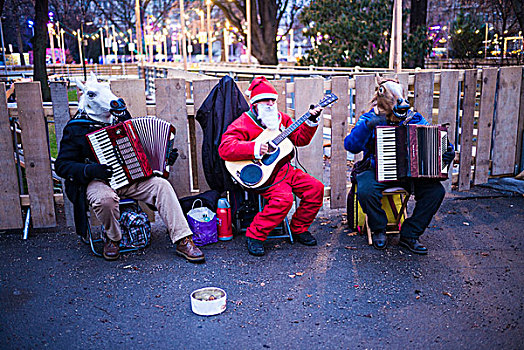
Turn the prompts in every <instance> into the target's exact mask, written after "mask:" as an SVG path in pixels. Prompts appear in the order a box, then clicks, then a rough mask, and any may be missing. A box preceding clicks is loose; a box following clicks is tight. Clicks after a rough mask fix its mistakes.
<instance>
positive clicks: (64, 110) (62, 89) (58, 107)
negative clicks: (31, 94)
mask: <svg viewBox="0 0 524 350" xmlns="http://www.w3.org/2000/svg"><path fill="white" fill-rule="evenodd" d="M49 87H50V88H51V100H52V101H53V118H54V121H55V134H56V141H57V146H58V151H59V152H60V141H61V140H62V136H63V133H64V127H65V126H66V124H67V122H68V121H69V119H70V118H71V115H70V114H69V101H68V98H67V83H66V82H61V81H55V82H51V83H50V84H49ZM60 182H61V183H62V191H63V192H64V193H65V180H64V179H60ZM64 197H65V200H64V213H65V217H66V225H67V226H69V227H73V226H75V221H74V214H73V203H71V201H70V200H69V199H68V198H67V196H64Z"/></svg>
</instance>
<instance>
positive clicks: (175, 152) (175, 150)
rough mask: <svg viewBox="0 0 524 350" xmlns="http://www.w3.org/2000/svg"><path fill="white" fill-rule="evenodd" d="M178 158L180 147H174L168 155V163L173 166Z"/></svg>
mask: <svg viewBox="0 0 524 350" xmlns="http://www.w3.org/2000/svg"><path fill="white" fill-rule="evenodd" d="M177 158H178V148H173V149H172V150H171V152H169V154H168V156H167V165H169V166H171V165H173V164H175V162H176V160H177Z"/></svg>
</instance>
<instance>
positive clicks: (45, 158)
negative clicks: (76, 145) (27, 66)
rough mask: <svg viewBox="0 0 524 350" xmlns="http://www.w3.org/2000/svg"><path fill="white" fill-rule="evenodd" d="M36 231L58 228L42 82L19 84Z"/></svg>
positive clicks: (25, 156)
mask: <svg viewBox="0 0 524 350" xmlns="http://www.w3.org/2000/svg"><path fill="white" fill-rule="evenodd" d="M15 91H16V99H17V107H18V115H19V121H20V128H21V129H22V143H23V145H24V159H25V163H26V167H25V172H26V179H27V189H28V192H29V198H30V199H31V217H32V222H33V227H34V228H44V227H54V226H56V216H55V203H54V201H53V180H52V177H51V160H50V158H49V147H48V144H47V137H48V136H47V125H46V120H45V118H44V109H43V107H42V94H41V91H40V83H39V82H35V83H15Z"/></svg>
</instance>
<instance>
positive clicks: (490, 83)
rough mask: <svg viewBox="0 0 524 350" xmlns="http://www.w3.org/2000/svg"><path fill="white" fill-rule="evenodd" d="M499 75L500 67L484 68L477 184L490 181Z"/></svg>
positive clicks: (477, 154)
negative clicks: (490, 161) (492, 138)
mask: <svg viewBox="0 0 524 350" xmlns="http://www.w3.org/2000/svg"><path fill="white" fill-rule="evenodd" d="M497 75H498V68H484V69H483V70H482V92H481V95H480V112H479V119H478V122H477V130H478V131H477V152H476V153H475V177H474V181H473V183H474V184H475V185H479V184H484V183H486V182H488V177H489V160H490V154H491V136H492V131H493V114H494V112H495V92H496V89H497Z"/></svg>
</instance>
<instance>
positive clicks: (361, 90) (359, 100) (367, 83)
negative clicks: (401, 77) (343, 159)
mask: <svg viewBox="0 0 524 350" xmlns="http://www.w3.org/2000/svg"><path fill="white" fill-rule="evenodd" d="M375 88H376V80H375V76H374V75H357V76H356V77H355V121H354V123H355V124H357V121H358V118H360V116H361V115H362V114H364V113H366V112H368V111H369V110H370V109H371V104H370V101H371V99H372V98H373V95H374V94H375ZM362 156H363V152H360V153H358V154H356V155H355V158H354V160H355V162H356V161H358V160H361V159H362Z"/></svg>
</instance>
